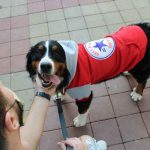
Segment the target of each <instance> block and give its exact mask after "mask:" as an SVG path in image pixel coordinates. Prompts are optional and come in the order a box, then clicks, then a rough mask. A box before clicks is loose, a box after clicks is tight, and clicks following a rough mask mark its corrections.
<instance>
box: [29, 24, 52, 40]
mask: <svg viewBox="0 0 150 150" xmlns="http://www.w3.org/2000/svg"><path fill="white" fill-rule="evenodd" d="M45 35H49V32H48V25H47V23H42V24H37V25H31V26H30V37H31V38H33V37H37V36H45Z"/></svg>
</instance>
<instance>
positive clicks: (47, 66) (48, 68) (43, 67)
mask: <svg viewBox="0 0 150 150" xmlns="http://www.w3.org/2000/svg"><path fill="white" fill-rule="evenodd" d="M51 69H52V65H51V64H50V63H42V64H41V70H42V72H43V73H49V72H50V71H51Z"/></svg>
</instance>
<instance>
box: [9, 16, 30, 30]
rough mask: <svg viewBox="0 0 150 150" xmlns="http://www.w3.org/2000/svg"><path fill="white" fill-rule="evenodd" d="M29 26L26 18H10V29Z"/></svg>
mask: <svg viewBox="0 0 150 150" xmlns="http://www.w3.org/2000/svg"><path fill="white" fill-rule="evenodd" d="M28 25H29V21H28V16H27V15H23V16H17V17H12V18H11V28H18V27H26V26H28Z"/></svg>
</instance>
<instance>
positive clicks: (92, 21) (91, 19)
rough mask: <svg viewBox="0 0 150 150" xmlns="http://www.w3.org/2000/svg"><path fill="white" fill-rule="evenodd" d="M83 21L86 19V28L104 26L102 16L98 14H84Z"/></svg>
mask: <svg viewBox="0 0 150 150" xmlns="http://www.w3.org/2000/svg"><path fill="white" fill-rule="evenodd" d="M85 21H86V24H87V26H88V28H91V27H98V26H104V25H105V22H104V20H103V17H102V15H100V14H97V15H91V16H85Z"/></svg>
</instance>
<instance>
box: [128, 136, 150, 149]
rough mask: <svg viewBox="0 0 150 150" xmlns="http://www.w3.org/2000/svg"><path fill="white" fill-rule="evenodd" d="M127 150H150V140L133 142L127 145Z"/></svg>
mask: <svg viewBox="0 0 150 150" xmlns="http://www.w3.org/2000/svg"><path fill="white" fill-rule="evenodd" d="M125 148H126V150H149V149H150V139H147V138H145V139H141V140H137V141H133V142H128V143H125Z"/></svg>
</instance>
